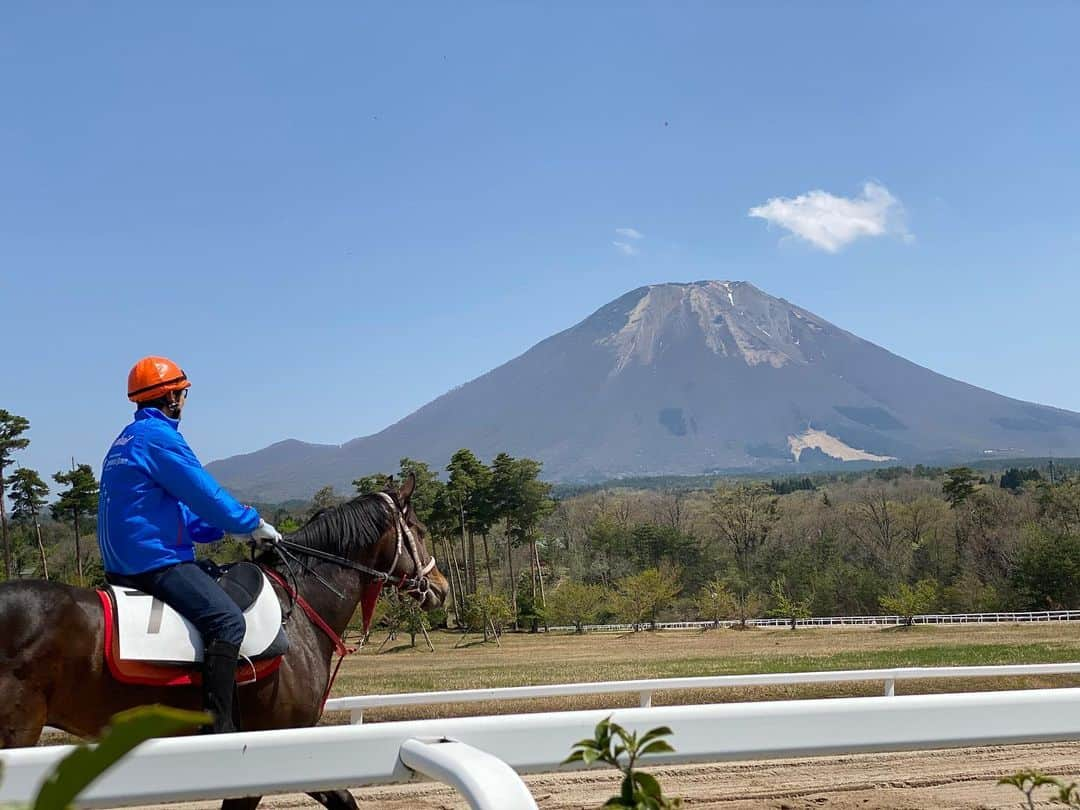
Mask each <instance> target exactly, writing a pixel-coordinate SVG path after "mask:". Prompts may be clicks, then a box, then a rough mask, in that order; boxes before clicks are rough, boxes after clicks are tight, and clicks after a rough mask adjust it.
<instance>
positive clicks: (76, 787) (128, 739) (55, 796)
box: [33, 706, 213, 810]
mask: <svg viewBox="0 0 1080 810" xmlns="http://www.w3.org/2000/svg"><path fill="white" fill-rule="evenodd" d="M211 722H213V718H212V717H211V716H210V715H208V714H204V713H203V712H188V711H182V710H180V709H171V708H168V707H166V706H140V707H139V708H137V709H130V710H128V711H125V712H120V713H119V714H116V715H113V718H112V720H111V722H110V724H109V727H108V728H106V729H105V733H104V735H103V736H102V738H101V741H100V742H99V743H98V744H97V745H96V746H95V747H93V748H90V747H88V746H85V745H80V746H79V747H78V748H76V749H75V750H74V751H72V752H71V753H70V754H68V755H67V756H66V757H64V759H62V760H61V761H60V764H59V765H57V766H56V770H55V771H54V772H53V773H52V775H51V776H49V778H48V779H47V780H46V781H45V783H44V784H43V785H42V786H41V790H40V791H39V792H38V795H37V799H36V800H35V802H34V806H33V810H64V808H66V807H68V806H69V805H70V804H71V803H72V802H73V801H74V800H75V797H76V796H78V795H79V794H80V793H82V791H84V790H85V789H86V788H87V787H89V786H90V785H91V784H92V783H93V782H94V781H95V780H96V779H97V778H98V777H99V776H101V774H103V773H104V772H105V771H107V770H108V769H109V768H111V767H112V766H113V765H115V764H116V762H117V761H118V760H119V759H121V758H122V757H123V756H124V755H126V754H128V753H130V752H131V750H132V749H134V748H135V747H136V746H138V745H139V744H140V743H142V742H145V741H146V740H149V739H152V738H153V737H164V736H168V735H170V734H177V733H179V732H181V731H188V730H190V729H193V728H198V727H199V726H204V725H207V724H208V723H211Z"/></svg>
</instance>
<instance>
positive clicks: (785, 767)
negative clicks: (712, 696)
mask: <svg viewBox="0 0 1080 810" xmlns="http://www.w3.org/2000/svg"><path fill="white" fill-rule="evenodd" d="M1036 766H1037V767H1038V768H1039V769H1040V770H1042V771H1044V772H1045V773H1049V774H1053V775H1056V776H1063V777H1066V778H1067V779H1069V780H1072V779H1075V778H1077V777H1078V776H1080V743H1068V744H1062V743H1050V744H1045V745H1022V746H1001V747H993V748H961V749H954V750H950V751H932V752H917V753H906V754H857V755H848V756H837V757H820V758H814V759H789V760H772V761H768V762H739V763H727V764H717V765H683V766H677V767H671V768H653V769H647V770H650V772H651V773H653V774H655V775H656V776H658V777H659V778H660V780H661V783H662V784H663V786H664V788H665V792H666V793H668V794H669V795H672V796H682V797H683V799H684V804H685V806H686V807H687V808H695V809H696V808H716V809H717V810H719V809H720V808H722V809H723V810H765V808H768V810H804V808H832V810H856V809H857V810H868V808H911V810H931V809H933V810H939V808H948V809H949V810H959V809H960V808H963V809H964V810H975V809H976V808H1017V807H1020V806H1021V804H1020V799H1021V798H1022V797H1021V795H1020V793H1019V792H1017V791H1016V790H1015V789H1014V788H1011V787H999V786H998V785H997V784H996V782H997V780H998V779H999V778H1000V777H1001V776H1006V775H1009V774H1012V773H1014V772H1016V771H1018V770H1022V769H1024V768H1032V767H1036ZM526 781H527V782H528V784H529V788H530V789H531V790H532V793H533V796H535V797H536V800H537V804H539V806H540V807H541V808H542V810H570V808H596V807H599V805H601V804H602V803H603V802H604V800H605V799H607V798H608V797H609V796H611V795H613V794H614V793H616V792H617V790H618V786H617V779H616V776H615V772H614V771H591V772H585V773H581V772H578V773H565V774H545V775H540V776H530V777H528V778H527V779H526ZM354 795H355V796H356V798H357V801H358V802H359V803H360V806H361V808H379V810H459V808H460V809H461V810H466V808H467V807H468V805H467V804H466V803H465V802H464V801H462V800H461V799H460V797H459V796H458V794H456V793H455V792H454V791H453V790H451V789H449V788H445V787H442V786H438V785H434V784H431V783H422V784H415V785H403V786H400V787H377V788H365V789H361V790H356V791H354ZM216 806H217V804H216V803H214V802H197V803H191V804H187V805H170V807H174V808H175V807H181V808H183V810H209V808H213V807H216ZM260 806H261V807H264V808H289V807H317V806H318V805H316V804H315V802H313V801H312V800H310V799H308V798H307V797H305V796H278V797H274V798H270V799H267V800H265V801H264V802H263V804H262V805H260ZM1040 806H1045V807H1049V806H1050V805H1049V802H1048V801H1046V802H1043V803H1042V804H1040ZM1059 806H1060V805H1059Z"/></svg>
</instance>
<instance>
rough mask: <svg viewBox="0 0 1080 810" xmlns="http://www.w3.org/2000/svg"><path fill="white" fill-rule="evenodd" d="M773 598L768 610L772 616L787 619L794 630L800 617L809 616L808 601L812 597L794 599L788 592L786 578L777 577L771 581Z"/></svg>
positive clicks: (806, 617)
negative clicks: (771, 607) (770, 609)
mask: <svg viewBox="0 0 1080 810" xmlns="http://www.w3.org/2000/svg"><path fill="white" fill-rule="evenodd" d="M770 591H771V593H772V598H773V609H772V611H770V612H771V613H772V614H773V615H774V616H779V617H781V618H784V619H787V620H788V621H789V622H790V623H791V629H792V630H794V629H795V627H796V625H797V624H798V622H799V620H800V619H809V618H810V603H811V602H812V601H813V597H806V598H804V599H796V598H794V597H793V596H792V595H791V594H789V593H788V588H787V580H785V579H784V578H783V577H777V578H776V579H774V580H773V581H772V586H771V588H770Z"/></svg>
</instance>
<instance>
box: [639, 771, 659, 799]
mask: <svg viewBox="0 0 1080 810" xmlns="http://www.w3.org/2000/svg"><path fill="white" fill-rule="evenodd" d="M634 781H635V782H637V784H638V787H640V788H641V792H642V793H644V794H645V795H646V796H649V797H651V798H653V799H659V798H661V797H662V796H663V791H661V790H660V783H659V782H657V781H656V777H654V776H653V775H652V774H648V773H642V772H641V771H638V772H637V773H635V774H634Z"/></svg>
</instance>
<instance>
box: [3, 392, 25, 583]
mask: <svg viewBox="0 0 1080 810" xmlns="http://www.w3.org/2000/svg"><path fill="white" fill-rule="evenodd" d="M29 429H30V420H29V419H26V418H25V417H23V416H16V415H15V414H13V413H11V412H10V411H5V410H4V409H3V408H0V539H2V541H3V544H4V578H5V579H10V578H11V576H12V569H11V540H10V539H9V538H8V531H7V512H6V511H5V504H4V468H5V467H7V466H8V465H9V464H10V463H11V454H12V453H14V452H15V451H16V450H24V449H26V446H27V445H29V444H30V440H29V439H23V438H20V436H22V434H23V433H25V432H26V431H27V430H29Z"/></svg>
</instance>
